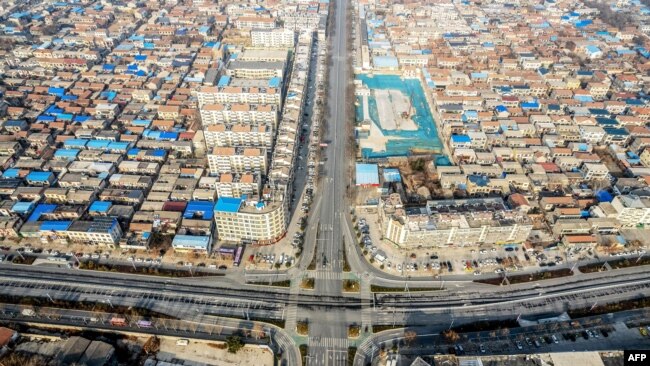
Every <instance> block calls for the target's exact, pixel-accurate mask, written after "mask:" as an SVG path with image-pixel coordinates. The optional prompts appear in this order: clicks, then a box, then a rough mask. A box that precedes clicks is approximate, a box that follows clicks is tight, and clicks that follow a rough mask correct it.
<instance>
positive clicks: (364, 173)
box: [356, 163, 379, 186]
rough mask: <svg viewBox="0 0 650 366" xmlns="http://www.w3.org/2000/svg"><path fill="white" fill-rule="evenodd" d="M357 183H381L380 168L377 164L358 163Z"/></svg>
mask: <svg viewBox="0 0 650 366" xmlns="http://www.w3.org/2000/svg"><path fill="white" fill-rule="evenodd" d="M356 170H357V174H356V184H357V185H358V186H366V185H375V186H376V185H379V168H378V167H377V164H363V163H357V169H356Z"/></svg>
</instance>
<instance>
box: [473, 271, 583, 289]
mask: <svg viewBox="0 0 650 366" xmlns="http://www.w3.org/2000/svg"><path fill="white" fill-rule="evenodd" d="M572 275H573V271H571V269H569V268H562V269H557V270H553V271H543V272H535V273H530V274H520V275H513V276H502V277H495V278H487V279H483V280H474V281H473V282H476V283H485V284H488V285H497V286H499V285H508V284H510V285H514V284H517V283H526V282H535V281H541V280H550V279H553V278H560V277H568V276H572Z"/></svg>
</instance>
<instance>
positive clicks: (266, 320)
mask: <svg viewBox="0 0 650 366" xmlns="http://www.w3.org/2000/svg"><path fill="white" fill-rule="evenodd" d="M205 315H211V316H218V317H221V318H232V319H242V320H250V321H253V322H262V323H268V324H272V325H275V326H276V327H278V328H284V325H285V321H284V319H271V318H262V317H259V316H249V317H248V319H246V316H244V315H240V314H232V315H223V314H219V313H213V312H209V311H206V312H205Z"/></svg>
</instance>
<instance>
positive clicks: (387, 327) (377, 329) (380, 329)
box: [372, 324, 404, 333]
mask: <svg viewBox="0 0 650 366" xmlns="http://www.w3.org/2000/svg"><path fill="white" fill-rule="evenodd" d="M397 328H404V326H403V325H398V324H395V325H392V324H380V325H373V326H372V332H373V333H379V332H383V331H385V330H391V329H397Z"/></svg>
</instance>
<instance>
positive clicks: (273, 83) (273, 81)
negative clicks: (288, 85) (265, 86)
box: [269, 76, 282, 88]
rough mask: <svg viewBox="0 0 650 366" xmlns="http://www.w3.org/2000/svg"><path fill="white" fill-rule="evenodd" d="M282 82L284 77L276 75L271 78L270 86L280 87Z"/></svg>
mask: <svg viewBox="0 0 650 366" xmlns="http://www.w3.org/2000/svg"><path fill="white" fill-rule="evenodd" d="M281 82H282V79H280V78H279V77H277V76H276V77H274V78H271V79H270V80H269V87H271V88H279V87H280V83H281Z"/></svg>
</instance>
